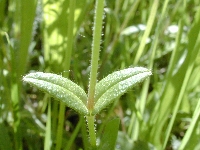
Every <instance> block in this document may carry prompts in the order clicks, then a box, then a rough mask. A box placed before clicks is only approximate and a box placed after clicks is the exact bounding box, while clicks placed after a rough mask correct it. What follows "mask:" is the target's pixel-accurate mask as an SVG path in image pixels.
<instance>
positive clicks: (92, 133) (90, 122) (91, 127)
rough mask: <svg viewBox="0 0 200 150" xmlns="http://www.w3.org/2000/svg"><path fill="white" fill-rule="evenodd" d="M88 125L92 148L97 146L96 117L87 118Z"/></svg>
mask: <svg viewBox="0 0 200 150" xmlns="http://www.w3.org/2000/svg"><path fill="white" fill-rule="evenodd" d="M86 119H87V123H88V124H87V125H88V130H89V137H90V144H91V146H92V147H95V146H96V133H95V127H94V126H95V125H94V120H95V119H94V116H87V117H86Z"/></svg>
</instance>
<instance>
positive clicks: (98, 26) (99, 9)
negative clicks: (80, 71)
mask: <svg viewBox="0 0 200 150" xmlns="http://www.w3.org/2000/svg"><path fill="white" fill-rule="evenodd" d="M103 8H104V0H97V1H96V7H95V17H94V31H93V41H92V58H91V71H90V83H89V91H88V110H89V111H90V112H92V110H93V107H94V93H95V86H96V80H97V69H98V60H99V51H100V42H101V31H102V20H103V18H102V17H103Z"/></svg>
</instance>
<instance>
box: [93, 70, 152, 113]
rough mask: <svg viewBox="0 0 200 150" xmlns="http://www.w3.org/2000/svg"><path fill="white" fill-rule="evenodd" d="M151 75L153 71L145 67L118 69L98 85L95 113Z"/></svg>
mask: <svg viewBox="0 0 200 150" xmlns="http://www.w3.org/2000/svg"><path fill="white" fill-rule="evenodd" d="M150 75H151V71H149V70H148V69H146V68H143V67H135V68H128V69H124V70H121V71H116V72H114V73H112V74H110V75H108V76H107V77H105V78H104V79H102V80H101V81H100V82H99V83H97V85H96V91H95V102H96V103H95V106H94V110H93V115H94V114H97V113H99V112H100V111H101V110H102V109H104V108H105V107H106V106H108V105H109V104H110V103H112V102H113V101H114V99H115V98H118V97H119V96H121V95H123V94H124V93H125V92H127V91H128V90H129V89H130V88H132V87H133V86H135V85H137V84H138V83H140V82H142V81H143V80H144V79H146V78H147V77H149V76H150Z"/></svg>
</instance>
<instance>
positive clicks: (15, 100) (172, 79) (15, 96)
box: [0, 0, 200, 150]
mask: <svg viewBox="0 0 200 150" xmlns="http://www.w3.org/2000/svg"><path fill="white" fill-rule="evenodd" d="M94 4H95V1H94V0H84V1H83V0H76V3H75V5H74V10H75V11H74V13H75V14H74V20H73V19H72V18H69V16H70V15H69V12H70V11H69V10H70V8H72V7H73V6H71V5H70V1H69V0H59V1H56V0H0V150H5V149H6V150H12V149H15V150H19V149H30V150H31V149H33V150H35V149H61V148H62V149H81V148H82V149H85V148H86V147H87V146H88V142H87V129H86V123H85V121H84V118H83V117H82V116H79V115H78V114H77V113H75V112H74V111H73V110H71V109H69V108H65V109H64V114H63V117H64V118H65V120H64V127H63V131H59V132H57V127H58V126H59V122H58V117H59V116H60V115H59V114H60V112H59V110H60V109H59V108H61V107H60V106H59V105H60V104H59V103H58V102H57V101H52V100H51V98H50V97H49V96H48V95H46V94H43V93H42V92H40V91H38V90H37V89H35V88H33V87H30V86H28V85H26V84H23V83H22V76H24V75H25V74H27V73H29V72H35V71H42V72H51V73H56V74H60V75H65V74H69V78H70V79H71V80H72V81H74V82H76V83H78V84H79V85H81V86H82V87H83V88H84V89H85V90H86V91H87V90H88V78H89V70H90V57H91V43H92V29H93V17H94ZM104 12H105V16H104V19H103V21H104V28H103V32H102V43H101V52H100V60H99V63H100V65H99V73H98V79H99V80H100V79H102V78H103V77H105V76H106V75H108V74H109V73H112V72H113V71H116V70H119V69H124V68H128V67H130V66H144V67H147V68H149V69H151V70H152V73H153V75H152V76H151V78H149V79H148V80H146V81H145V83H144V84H142V85H140V86H139V87H136V88H133V89H132V90H130V91H129V92H128V93H127V94H125V95H123V96H122V97H121V98H119V99H118V100H116V101H115V103H114V104H112V105H111V106H110V107H109V108H107V109H106V110H105V111H103V112H101V113H100V114H99V115H98V116H97V117H96V124H97V136H101V134H102V133H103V132H104V126H105V124H107V123H108V122H109V120H111V119H112V118H113V117H115V116H118V117H119V118H120V121H121V124H120V127H119V132H118V138H117V143H116V149H126V150H129V149H158V150H159V149H178V148H179V149H186V150H187V149H194V150H198V149H200V144H199V143H200V138H199V137H200V130H199V128H200V121H199V115H200V100H199V97H200V84H199V83H200V76H199V71H200V54H199V52H200V34H199V33H200V5H199V1H198V0H176V1H175V0H170V1H168V0H163V1H159V0H149V1H142V0H116V1H112V0H106V5H105V10H104ZM73 21H74V27H73V26H72V27H73V28H72V27H71V22H73ZM70 30H71V31H73V45H72V54H68V55H67V56H69V58H70V57H71V58H70V61H71V63H70V70H66V69H65V68H67V67H66V53H67V50H68V49H69V44H67V43H68V42H69V41H70V40H71V38H70V39H69V38H68V37H69V36H68V33H69V31H70ZM67 61H69V60H67ZM61 114H62V113H61ZM57 133H59V134H60V133H62V135H61V136H62V142H61V143H60V144H61V145H60V147H59V146H57V145H59V144H58V143H59V141H61V140H60V139H59V138H58V135H56V134H57Z"/></svg>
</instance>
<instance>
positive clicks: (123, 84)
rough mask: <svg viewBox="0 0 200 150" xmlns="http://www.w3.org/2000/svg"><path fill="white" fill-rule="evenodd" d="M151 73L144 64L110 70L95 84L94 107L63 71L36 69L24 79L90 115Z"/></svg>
mask: <svg viewBox="0 0 200 150" xmlns="http://www.w3.org/2000/svg"><path fill="white" fill-rule="evenodd" d="M150 75H151V71H150V70H148V69H146V68H143V67H135V68H127V69H123V70H120V71H116V72H113V73H111V74H109V75H108V76H107V77H105V78H103V79H102V80H100V81H99V82H98V83H97V84H96V87H95V97H94V106H93V110H89V109H88V105H87V103H88V101H87V100H88V97H87V94H86V93H85V91H84V90H83V89H82V88H81V87H80V86H79V85H77V84H76V83H74V82H72V81H71V80H69V79H67V78H64V77H62V76H60V75H57V74H52V73H43V72H35V73H29V74H27V75H26V76H24V77H23V81H24V82H27V83H29V84H31V85H32V86H34V87H37V88H38V89H40V90H42V91H44V92H46V93H48V94H49V95H51V96H52V97H53V98H55V99H56V100H58V101H62V102H64V103H65V104H66V106H68V107H70V108H72V109H74V110H75V111H76V112H77V113H79V114H81V115H84V116H86V118H87V117H88V118H89V117H90V116H92V117H93V116H95V115H96V114H97V113H99V112H100V111H101V110H103V109H104V108H106V107H107V106H108V105H109V104H110V103H112V102H113V101H114V100H115V99H116V98H118V97H119V96H121V95H123V94H124V93H126V92H127V91H128V90H129V89H130V88H132V87H134V86H136V85H137V84H139V83H141V82H142V81H144V80H145V79H146V78H148V77H149V76H150Z"/></svg>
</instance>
